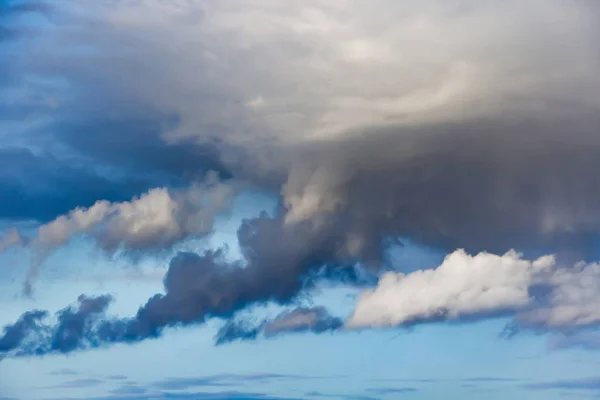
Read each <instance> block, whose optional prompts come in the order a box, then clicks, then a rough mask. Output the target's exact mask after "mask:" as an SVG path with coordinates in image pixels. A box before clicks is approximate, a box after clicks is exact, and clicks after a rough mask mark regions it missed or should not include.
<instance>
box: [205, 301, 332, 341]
mask: <svg viewBox="0 0 600 400" xmlns="http://www.w3.org/2000/svg"><path fill="white" fill-rule="evenodd" d="M343 325H344V322H343V321H342V319H340V318H337V317H333V316H331V315H330V314H329V312H328V311H327V310H326V309H325V308H323V307H311V308H306V307H299V308H295V309H293V310H289V311H285V312H283V313H281V314H279V315H277V316H276V317H275V318H273V319H267V320H264V321H262V322H259V323H253V322H252V321H251V320H246V319H244V318H234V319H231V320H229V321H227V323H226V324H225V325H223V326H222V327H221V329H219V332H217V335H216V344H225V343H230V342H233V341H236V340H254V339H256V338H258V337H264V338H271V337H274V336H278V335H281V334H286V333H300V332H313V333H323V332H327V331H335V330H338V329H340V328H341V327H342V326H343Z"/></svg>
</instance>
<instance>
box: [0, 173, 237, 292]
mask: <svg viewBox="0 0 600 400" xmlns="http://www.w3.org/2000/svg"><path fill="white" fill-rule="evenodd" d="M234 192H235V189H234V185H233V184H231V183H221V182H219V181H218V180H217V178H216V175H213V174H210V175H209V176H208V177H207V179H206V181H205V182H203V183H201V184H198V185H195V186H191V187H189V188H186V189H179V190H178V189H171V190H168V189H166V188H155V189H151V190H150V191H148V192H147V193H144V194H142V195H141V196H139V197H134V198H133V199H132V200H131V201H126V202H110V201H106V200H99V201H97V202H96V203H95V204H94V205H93V206H91V207H89V208H83V207H79V208H76V209H74V210H72V211H70V212H69V213H68V214H65V215H61V216H59V217H57V218H56V219H54V220H53V221H50V222H48V223H46V224H43V225H41V226H39V228H38V229H37V234H36V236H35V237H34V238H32V239H31V240H29V243H28V245H29V247H30V248H31V249H32V250H33V252H34V255H33V262H32V267H31V269H30V271H29V274H28V277H27V280H26V291H28V292H29V291H30V289H31V288H30V285H31V283H32V282H31V281H32V280H33V279H34V278H35V276H36V274H37V269H38V267H39V266H40V264H41V263H42V262H43V261H44V260H45V259H46V257H47V256H48V255H49V254H50V253H52V252H53V251H54V250H55V249H57V248H58V247H61V246H63V245H65V244H67V243H68V242H69V241H70V240H71V239H72V238H73V237H75V236H77V235H82V234H85V235H87V236H88V237H90V238H92V239H93V240H94V241H95V242H96V243H97V244H98V246H100V247H101V248H102V249H104V250H106V251H108V252H114V251H116V250H118V249H124V250H125V251H153V250H161V249H167V248H169V247H171V246H173V245H174V244H175V243H177V242H179V241H181V240H183V239H186V238H188V237H194V236H201V235H205V234H208V233H211V232H212V227H213V221H214V218H215V216H216V215H217V214H218V213H219V212H222V211H224V210H225V209H227V208H228V207H229V206H230V205H231V200H232V197H233V194H234ZM21 243H22V239H21V235H20V233H19V232H18V231H17V230H11V231H9V233H8V234H7V235H6V236H4V237H3V239H2V241H1V242H0V244H2V246H1V247H0V250H4V249H6V248H8V247H10V246H15V245H18V244H21Z"/></svg>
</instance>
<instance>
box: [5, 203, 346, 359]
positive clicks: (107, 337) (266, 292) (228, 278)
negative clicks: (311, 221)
mask: <svg viewBox="0 0 600 400" xmlns="http://www.w3.org/2000/svg"><path fill="white" fill-rule="evenodd" d="M263 229H267V230H271V229H281V225H280V222H279V221H278V220H276V219H273V218H271V217H268V216H267V215H266V214H265V215H262V216H261V217H259V218H256V219H253V220H248V221H245V222H244V224H243V225H242V227H241V228H240V231H239V233H238V237H239V241H240V245H241V248H242V251H243V252H244V253H245V257H246V264H245V265H240V264H237V263H233V264H228V263H226V262H225V261H223V259H222V254H221V252H220V251H209V252H206V253H205V254H203V255H197V254H192V253H181V254H179V255H178V256H176V257H175V258H174V259H173V260H172V261H171V263H170V267H169V270H168V271H167V274H166V276H165V279H164V289H165V293H164V294H156V295H154V296H153V297H151V298H150V299H149V300H148V302H147V303H146V304H145V305H143V306H142V307H140V308H139V310H138V312H137V313H136V315H135V317H133V318H129V319H120V320H119V319H117V320H115V319H101V318H97V317H100V316H102V313H103V311H104V310H105V308H106V306H107V305H108V301H109V300H110V298H109V297H100V298H95V299H88V298H87V297H85V296H82V297H80V299H79V301H80V304H79V307H78V308H75V309H73V308H67V309H65V310H63V311H62V312H60V313H59V314H58V319H59V322H58V324H57V325H56V326H50V327H48V330H50V331H52V332H54V333H53V334H52V337H51V338H50V339H48V338H47V337H41V338H39V337H38V338H37V339H38V343H37V347H36V345H34V347H31V348H26V349H20V351H17V352H16V353H17V354H20V353H28V354H42V353H48V352H56V351H58V352H69V351H72V350H75V349H78V348H85V347H95V346H101V345H104V344H108V343H116V342H137V341H141V340H144V339H146V338H153V337H158V336H159V335H160V334H161V333H162V331H163V329H164V328H166V327H173V326H181V325H189V324H197V323H202V322H204V321H205V320H206V319H207V318H210V317H220V318H230V317H231V316H232V315H233V314H234V313H235V312H236V311H239V310H242V309H244V308H245V307H247V306H249V305H252V304H260V303H267V302H276V303H282V304H283V303H287V302H289V301H291V300H292V299H293V298H294V297H295V296H296V295H298V293H300V291H302V290H303V289H304V288H307V287H310V285H311V284H312V283H313V279H318V276H315V277H314V278H313V279H311V278H310V272H311V271H312V272H314V273H316V272H317V271H318V270H319V269H322V268H323V265H326V264H327V262H328V261H329V260H331V259H333V257H334V254H332V253H331V252H334V251H335V250H336V247H335V246H333V245H332V244H329V243H328V244H327V246H324V247H323V250H322V252H317V253H316V252H314V251H313V245H312V244H310V245H309V244H308V243H295V246H291V244H292V243H291V242H290V246H288V245H285V246H273V245H271V244H270V243H266V242H263V239H264V238H263V237H262V236H261V232H262V230H263ZM280 235H281V240H290V241H292V239H293V237H291V236H290V237H288V238H286V237H285V233H284V231H281V232H280ZM257 236H258V237H257ZM335 268H338V265H337V264H336V266H335ZM92 305H97V307H92ZM332 321H335V322H336V323H337V320H335V319H333V318H332V319H327V320H326V321H325V322H326V323H328V324H330V323H331V322H332ZM321 323H322V322H319V321H317V322H316V325H314V326H312V325H311V326H307V329H319V330H320V328H321V327H322V325H321ZM48 340H50V342H49V343H48ZM34 342H35V341H34ZM17 345H18V343H17ZM13 349H14V347H10V348H8V349H7V350H6V351H11V350H13ZM6 351H5V352H6Z"/></svg>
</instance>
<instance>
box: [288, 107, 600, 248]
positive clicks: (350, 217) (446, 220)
mask: <svg viewBox="0 0 600 400" xmlns="http://www.w3.org/2000/svg"><path fill="white" fill-rule="evenodd" d="M599 129H600V118H599V117H598V114H597V113H593V112H584V113H575V114H573V115H569V116H567V117H562V116H560V117H554V116H551V115H547V116H545V118H544V119H542V120H539V119H529V118H526V117H523V118H519V119H516V118H515V119H511V118H507V119H504V120H478V121H470V122H457V123H453V124H445V125H441V126H429V127H427V128H413V129H400V128H398V130H395V129H393V128H386V129H384V130H382V131H381V132H376V133H374V134H370V135H363V136H359V137H357V138H355V139H353V140H348V141H346V142H345V143H339V142H336V143H335V144H332V145H331V148H329V149H326V148H323V146H321V148H320V149H313V150H314V153H316V154H319V153H320V155H317V156H316V157H315V159H314V164H313V166H310V164H309V162H306V161H304V164H307V165H308V166H307V167H303V168H304V169H302V168H299V170H298V171H299V172H297V174H296V176H294V175H292V179H290V180H289V181H288V188H287V191H288V193H289V194H288V196H287V197H288V199H290V200H289V201H290V204H292V208H291V210H292V211H293V209H294V207H293V202H292V201H291V199H292V198H293V197H294V195H292V193H299V194H298V195H297V197H296V200H298V202H299V203H301V202H302V201H301V200H302V197H303V195H302V191H304V190H306V189H305V188H306V187H307V186H308V185H311V184H312V185H313V187H312V191H311V192H310V193H311V194H312V195H313V196H314V193H316V194H317V195H318V196H326V197H333V199H332V200H335V201H338V202H339V205H337V206H336V207H335V208H334V209H333V210H328V211H323V210H318V209H317V212H316V213H315V216H311V218H315V217H318V214H319V213H320V212H323V213H325V214H333V215H336V214H338V215H340V217H338V218H337V219H335V218H334V219H331V220H328V222H330V221H333V222H334V223H336V224H338V226H337V227H333V228H330V229H331V231H333V232H341V231H346V232H348V233H349V234H352V233H355V234H356V238H357V239H356V240H357V243H358V244H360V245H361V246H362V247H363V248H364V249H372V248H377V246H379V245H380V243H381V240H382V238H385V237H386V236H394V235H398V236H404V237H411V238H412V239H414V240H415V241H420V242H423V243H426V244H430V245H434V246H441V247H443V248H446V249H448V250H450V249H455V248H466V249H468V250H469V251H472V252H477V251H481V250H488V251H495V252H503V251H506V250H508V249H510V248H512V247H517V248H519V249H520V250H529V249H532V248H536V249H549V250H550V251H552V250H564V251H571V252H574V253H576V257H577V256H583V257H585V256H586V255H593V254H594V250H595V245H594V244H595V240H594V237H595V236H596V235H597V234H598V233H599V232H600V201H599V200H598V199H599V198H600V196H599V195H600V181H599V180H598V177H597V176H596V175H595V173H594V172H593V171H595V170H597V169H598V168H599V167H600V164H599V163H598V160H599V159H600V158H599V157H598V154H600V136H598V135H597V132H598V130H599ZM311 152H312V151H311V150H309V151H308V152H307V154H310V153H311ZM305 159H308V160H310V158H309V156H308V155H307V156H306V157H305ZM301 164H302V163H300V165H301ZM306 171H308V172H306ZM316 177H319V180H316ZM312 181H314V183H312ZM296 185H298V191H296V189H295V186H296ZM309 200H310V198H308V197H307V201H309ZM359 248H360V247H359Z"/></svg>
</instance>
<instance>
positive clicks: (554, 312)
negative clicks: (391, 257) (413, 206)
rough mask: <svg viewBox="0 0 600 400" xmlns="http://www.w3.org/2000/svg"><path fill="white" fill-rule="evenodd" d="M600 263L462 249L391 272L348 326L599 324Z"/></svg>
mask: <svg viewBox="0 0 600 400" xmlns="http://www.w3.org/2000/svg"><path fill="white" fill-rule="evenodd" d="M598 301H600V265H599V264H596V263H592V264H586V263H579V264H577V265H575V266H573V267H564V266H561V265H560V264H558V263H557V262H556V260H555V258H554V257H552V256H544V257H540V258H538V259H537V260H534V261H529V260H524V259H522V258H521V257H520V255H519V254H517V253H516V252H514V251H511V252H508V253H506V254H504V255H502V256H498V255H494V254H489V253H479V254H477V255H475V256H472V255H469V254H467V253H466V252H464V251H463V250H457V251H455V252H454V253H452V254H450V255H448V256H447V257H446V258H445V260H444V262H443V263H442V264H441V265H440V266H439V267H437V268H436V269H429V270H418V271H415V272H412V273H409V274H403V273H387V274H385V275H384V276H383V277H382V278H381V279H380V281H379V284H378V285H377V287H376V288H374V289H369V290H367V291H365V292H364V293H363V294H362V295H361V297H360V299H359V300H358V302H357V304H356V307H355V309H354V312H353V313H352V315H351V316H350V317H349V318H348V320H347V321H346V323H345V326H346V327H347V328H349V329H357V328H358V329H360V328H365V327H383V326H409V325H413V324H417V323H424V322H436V321H456V322H461V321H467V320H476V319H483V318H490V317H494V316H502V315H505V316H513V317H514V322H513V324H512V326H513V327H514V328H529V329H534V330H555V331H566V332H569V331H573V330H577V329H581V328H587V327H593V326H597V325H599V324H600V313H598V309H597V307H596V306H595V305H596V304H598Z"/></svg>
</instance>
